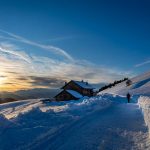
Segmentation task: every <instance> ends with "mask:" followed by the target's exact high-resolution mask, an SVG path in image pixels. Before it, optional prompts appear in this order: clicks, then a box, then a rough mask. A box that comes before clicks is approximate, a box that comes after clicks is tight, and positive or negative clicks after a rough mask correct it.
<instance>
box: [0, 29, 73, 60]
mask: <svg viewBox="0 0 150 150" xmlns="http://www.w3.org/2000/svg"><path fill="white" fill-rule="evenodd" d="M0 31H1V32H2V33H6V34H8V35H9V36H10V37H11V39H14V40H17V41H20V42H23V43H26V44H29V45H32V46H36V47H39V48H42V49H45V50H48V51H51V52H53V53H55V54H58V55H62V56H64V57H66V58H67V59H68V60H70V61H73V60H74V59H73V57H72V56H71V55H69V54H68V53H67V52H66V51H65V50H63V49H61V48H58V47H55V46H52V45H44V44H40V43H37V42H33V41H31V40H28V39H26V38H24V37H22V36H19V35H16V34H14V33H10V32H7V31H4V30H0ZM7 38H9V37H7Z"/></svg>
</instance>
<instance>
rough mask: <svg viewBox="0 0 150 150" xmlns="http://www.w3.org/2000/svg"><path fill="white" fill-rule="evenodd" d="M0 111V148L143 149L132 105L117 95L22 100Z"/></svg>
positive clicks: (144, 139)
mask: <svg viewBox="0 0 150 150" xmlns="http://www.w3.org/2000/svg"><path fill="white" fill-rule="evenodd" d="M0 114H1V115H0V122H1V123H0V137H1V138H0V149H1V150H10V149H13V150H26V149H29V150H34V149H36V150H41V149H42V150H49V149H55V150H77V149H80V150H96V149H100V150H101V149H103V150H108V149H115V150H116V149H118V150H122V149H136V150H143V149H147V150H149V149H148V148H149V147H148V145H149V141H148V130H147V127H146V126H145V123H144V119H143V116H142V114H141V111H140V109H139V107H138V105H137V104H127V103H126V99H125V98H124V97H120V96H113V95H109V94H107V95H103V96H96V97H92V98H83V99H81V100H79V101H69V102H68V101H67V102H59V103H58V102H52V103H42V102H41V101H40V100H38V99H37V100H26V101H20V102H13V103H8V104H1V105H0ZM8 138H9V139H8Z"/></svg>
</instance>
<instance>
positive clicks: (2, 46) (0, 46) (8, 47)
mask: <svg viewBox="0 0 150 150" xmlns="http://www.w3.org/2000/svg"><path fill="white" fill-rule="evenodd" d="M14 49H16V47H15V46H14V45H12V44H10V43H0V51H1V52H3V53H8V54H11V55H14V56H16V57H18V58H20V59H22V60H24V61H26V62H27V63H31V60H30V57H29V56H28V55H26V54H25V53H24V52H20V51H16V50H14Z"/></svg>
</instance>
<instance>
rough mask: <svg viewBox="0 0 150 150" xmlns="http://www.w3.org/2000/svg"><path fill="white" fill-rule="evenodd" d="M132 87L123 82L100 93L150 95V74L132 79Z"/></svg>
mask: <svg viewBox="0 0 150 150" xmlns="http://www.w3.org/2000/svg"><path fill="white" fill-rule="evenodd" d="M131 81H132V85H130V86H126V82H122V83H120V84H118V85H116V86H115V87H112V88H109V89H107V90H104V91H102V92H100V93H99V94H103V93H111V94H119V95H126V94H127V93H128V92H130V93H131V94H132V95H150V72H147V73H145V74H142V75H139V76H137V77H134V78H132V79H131Z"/></svg>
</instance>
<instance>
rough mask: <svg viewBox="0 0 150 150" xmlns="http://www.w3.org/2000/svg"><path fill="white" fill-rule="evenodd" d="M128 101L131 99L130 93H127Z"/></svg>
mask: <svg viewBox="0 0 150 150" xmlns="http://www.w3.org/2000/svg"><path fill="white" fill-rule="evenodd" d="M130 99H131V95H130V93H128V94H127V100H128V103H130Z"/></svg>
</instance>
